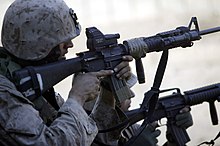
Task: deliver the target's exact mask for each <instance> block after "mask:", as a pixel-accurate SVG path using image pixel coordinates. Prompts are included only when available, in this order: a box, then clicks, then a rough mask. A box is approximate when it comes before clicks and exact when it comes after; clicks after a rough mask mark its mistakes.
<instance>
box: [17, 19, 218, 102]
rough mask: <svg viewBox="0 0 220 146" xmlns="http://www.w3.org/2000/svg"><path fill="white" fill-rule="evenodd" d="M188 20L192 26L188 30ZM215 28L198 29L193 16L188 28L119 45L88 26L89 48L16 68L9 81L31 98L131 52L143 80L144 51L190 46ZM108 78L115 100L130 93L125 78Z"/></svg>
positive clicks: (114, 36) (110, 64)
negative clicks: (46, 62) (193, 26)
mask: <svg viewBox="0 0 220 146" xmlns="http://www.w3.org/2000/svg"><path fill="white" fill-rule="evenodd" d="M192 23H193V24H195V26H196V27H195V29H192V30H190V29H191V25H192ZM217 31H220V27H215V28H211V29H207V30H203V31H199V27H198V23H197V20H196V17H193V18H192V19H191V21H190V24H189V26H188V27H178V28H176V29H175V30H171V31H167V32H163V33H159V34H157V35H155V36H152V37H146V38H136V39H132V40H126V41H124V42H123V44H118V42H117V39H118V38H120V35H119V34H106V35H104V34H103V33H102V32H101V31H100V30H98V29H97V28H96V27H89V28H86V36H87V48H88V49H89V51H85V52H80V53H77V57H75V58H71V59H67V60H63V61H59V62H56V63H50V64H46V65H43V66H34V67H27V68H23V69H21V70H17V71H15V72H14V73H13V80H14V81H15V85H16V87H17V89H18V90H19V91H20V92H21V93H23V95H24V96H25V97H27V98H29V99H34V98H36V97H38V96H40V95H42V94H43V93H44V92H45V91H47V90H48V89H50V88H51V87H53V86H54V85H56V84H57V83H59V82H60V81H62V80H63V79H65V78H66V77H68V76H69V75H71V74H74V73H78V72H95V71H99V70H103V69H114V67H115V66H116V65H118V64H119V63H120V62H121V61H122V56H124V55H131V56H133V57H134V58H135V62H136V72H137V77H138V81H139V83H144V82H145V77H144V69H143V64H142V61H141V58H142V57H144V56H145V53H150V52H154V51H157V52H158V51H164V50H168V49H171V48H175V47H191V46H192V44H193V41H195V40H199V39H201V35H206V34H209V33H214V32H217ZM140 52H142V53H140ZM143 52H144V53H143ZM137 54H139V55H137ZM51 73H52V74H53V75H51ZM108 81H109V84H110V88H111V90H112V92H113V93H114V95H115V97H116V101H117V102H121V101H123V100H124V99H127V98H130V97H131V96H132V94H131V92H130V90H129V89H128V87H127V86H126V83H125V80H119V79H118V78H117V77H116V76H115V74H113V75H112V76H110V77H108Z"/></svg>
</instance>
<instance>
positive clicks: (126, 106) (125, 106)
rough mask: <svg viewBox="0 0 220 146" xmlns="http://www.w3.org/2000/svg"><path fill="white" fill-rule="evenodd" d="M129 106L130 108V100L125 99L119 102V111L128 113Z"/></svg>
mask: <svg viewBox="0 0 220 146" xmlns="http://www.w3.org/2000/svg"><path fill="white" fill-rule="evenodd" d="M130 106H131V99H126V100H124V101H122V102H121V110H122V111H124V112H126V111H128V109H129V107H130Z"/></svg>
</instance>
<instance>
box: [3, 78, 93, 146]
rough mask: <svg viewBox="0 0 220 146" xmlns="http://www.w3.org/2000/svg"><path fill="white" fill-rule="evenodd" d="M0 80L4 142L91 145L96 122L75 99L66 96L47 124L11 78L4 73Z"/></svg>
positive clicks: (10, 144)
mask: <svg viewBox="0 0 220 146" xmlns="http://www.w3.org/2000/svg"><path fill="white" fill-rule="evenodd" d="M0 82H1V84H0V105H1V106H0V107H1V108H0V117H1V118H0V135H1V136H0V143H1V145H7V146H12V145H13V146H16V145H22V146H26V145H28V146H30V145H34V146H38V145H41V146H43V145H45V146H46V145H47V146H49V145H51V146H52V145H53V146H70V145H72V146H75V145H80V146H89V145H90V144H91V142H92V141H93V139H94V137H95V136H96V134H97V127H96V124H95V122H94V121H93V120H92V119H91V118H90V117H88V116H87V114H86V113H85V111H84V109H83V108H82V107H81V106H80V105H78V103H77V102H76V101H74V100H73V99H67V101H66V102H65V103H64V104H63V106H62V107H61V108H60V110H59V111H58V118H56V119H55V120H54V122H53V123H52V124H51V125H50V126H49V127H48V126H46V125H45V123H44V121H43V120H42V118H41V117H40V116H39V113H38V111H37V110H35V109H34V105H33V103H31V102H30V101H29V100H27V99H26V98H24V97H23V95H22V94H21V93H20V92H18V91H17V90H16V88H15V86H14V84H13V83H12V82H10V81H9V80H8V79H7V78H5V77H4V76H2V75H0ZM79 115H80V116H79Z"/></svg>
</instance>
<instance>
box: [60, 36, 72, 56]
mask: <svg viewBox="0 0 220 146" xmlns="http://www.w3.org/2000/svg"><path fill="white" fill-rule="evenodd" d="M72 47H73V43H72V41H71V40H70V41H68V42H64V43H61V44H60V45H59V48H60V52H61V53H60V57H59V58H60V59H61V58H62V59H63V58H66V57H65V55H66V54H67V53H68V49H69V48H72Z"/></svg>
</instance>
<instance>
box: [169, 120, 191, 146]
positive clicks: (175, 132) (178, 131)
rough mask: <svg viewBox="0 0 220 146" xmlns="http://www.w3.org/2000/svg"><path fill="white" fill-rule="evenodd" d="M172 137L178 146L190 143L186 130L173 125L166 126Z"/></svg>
mask: <svg viewBox="0 0 220 146" xmlns="http://www.w3.org/2000/svg"><path fill="white" fill-rule="evenodd" d="M168 128H170V130H171V131H170V132H171V135H172V137H173V138H174V140H175V142H176V144H177V145H178V146H185V145H186V143H187V142H189V141H190V138H189V135H188V134H187V132H186V129H184V128H180V127H178V126H176V125H175V124H171V123H170V124H168Z"/></svg>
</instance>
